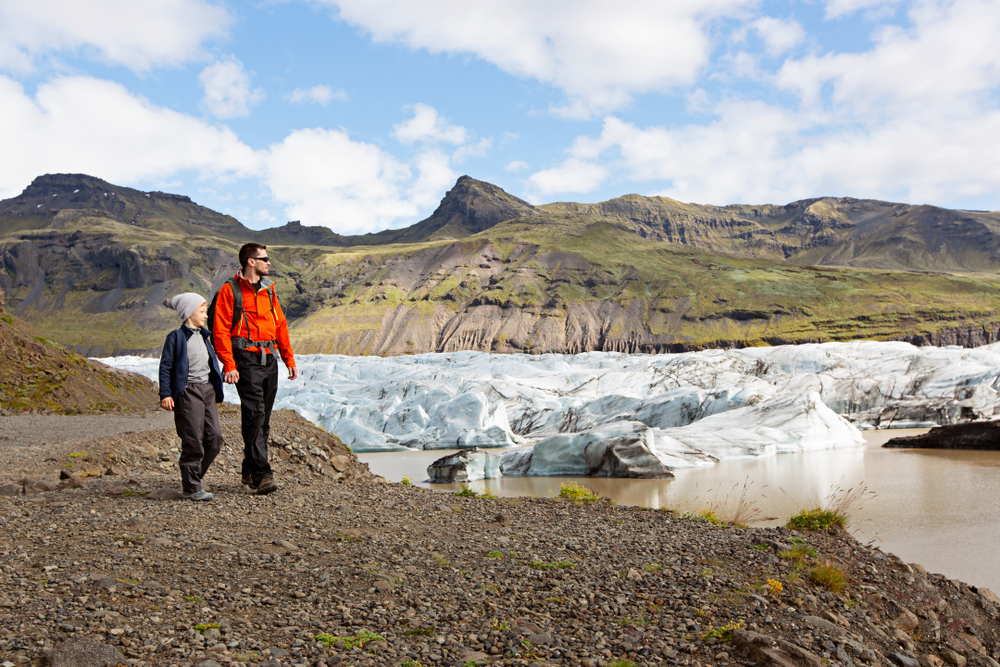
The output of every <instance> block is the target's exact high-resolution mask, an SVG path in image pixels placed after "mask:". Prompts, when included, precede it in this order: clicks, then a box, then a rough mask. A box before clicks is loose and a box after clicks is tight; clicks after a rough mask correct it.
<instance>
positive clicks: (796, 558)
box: [778, 544, 817, 568]
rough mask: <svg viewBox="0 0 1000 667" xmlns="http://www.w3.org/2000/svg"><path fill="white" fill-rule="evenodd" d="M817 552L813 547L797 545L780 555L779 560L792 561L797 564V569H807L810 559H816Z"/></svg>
mask: <svg viewBox="0 0 1000 667" xmlns="http://www.w3.org/2000/svg"><path fill="white" fill-rule="evenodd" d="M816 556H817V554H816V550H815V549H813V548H812V547H808V546H805V545H803V544H796V545H795V546H794V547H792V548H791V549H786V550H785V551H782V552H781V553H779V554H778V558H781V559H782V560H790V561H792V563H794V564H795V567H799V568H801V567H805V564H806V562H808V560H809V559H810V558H816Z"/></svg>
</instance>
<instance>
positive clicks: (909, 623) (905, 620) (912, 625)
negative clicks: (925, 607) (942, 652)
mask: <svg viewBox="0 0 1000 667" xmlns="http://www.w3.org/2000/svg"><path fill="white" fill-rule="evenodd" d="M893 626H894V627H897V628H899V629H900V630H902V631H903V632H906V633H909V634H912V633H913V632H914V631H916V629H917V628H919V627H920V619H919V618H917V615H916V614H914V613H913V612H912V611H910V610H909V609H904V610H903V613H902V614H900V615H899V616H897V617H896V620H895V622H894V623H893Z"/></svg>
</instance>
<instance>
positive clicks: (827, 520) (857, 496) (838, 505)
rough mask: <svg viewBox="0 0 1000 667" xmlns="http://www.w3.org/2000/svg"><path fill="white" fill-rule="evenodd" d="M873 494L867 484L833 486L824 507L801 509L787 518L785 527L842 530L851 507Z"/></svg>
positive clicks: (856, 505) (858, 504)
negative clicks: (847, 486) (845, 487)
mask: <svg viewBox="0 0 1000 667" xmlns="http://www.w3.org/2000/svg"><path fill="white" fill-rule="evenodd" d="M874 495H875V492H874V491H869V490H868V485H867V484H864V483H861V484H858V485H856V486H852V487H849V488H847V489H844V488H842V487H841V486H840V485H837V486H835V487H833V490H831V491H830V495H829V496H828V497H827V501H826V506H825V507H820V506H817V507H814V508H813V509H808V510H802V511H801V512H799V513H798V514H796V515H795V516H793V517H792V518H790V519H789V520H788V523H787V524H786V525H785V527H786V528H791V529H797V530H843V529H844V528H846V527H847V520H848V519H849V518H850V511H851V509H852V508H856V507H859V506H860V505H861V504H862V503H864V502H865V501H866V500H869V499H871V498H872V497H873V496H874Z"/></svg>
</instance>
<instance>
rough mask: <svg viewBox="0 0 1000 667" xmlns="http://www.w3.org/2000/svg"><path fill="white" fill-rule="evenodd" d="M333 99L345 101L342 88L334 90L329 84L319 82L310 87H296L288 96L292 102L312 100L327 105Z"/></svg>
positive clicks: (303, 102) (304, 102)
mask: <svg viewBox="0 0 1000 667" xmlns="http://www.w3.org/2000/svg"><path fill="white" fill-rule="evenodd" d="M333 100H337V101H339V102H346V101H347V93H345V92H344V91H343V90H334V89H333V88H331V87H330V86H327V85H323V84H320V85H318V86H313V87H312V88H296V89H295V90H293V91H292V94H291V95H289V96H288V101H289V102H291V103H292V104H306V103H308V102H313V103H315V104H322V105H323V106H327V105H328V104H330V102H332V101H333Z"/></svg>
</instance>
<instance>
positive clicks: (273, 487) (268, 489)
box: [257, 477, 278, 496]
mask: <svg viewBox="0 0 1000 667" xmlns="http://www.w3.org/2000/svg"><path fill="white" fill-rule="evenodd" d="M277 490H278V485H277V484H275V483H274V478H273V477H265V478H264V479H262V480H260V484H258V485H257V495H258V496H266V495H267V494H269V493H273V492H275V491H277Z"/></svg>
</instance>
